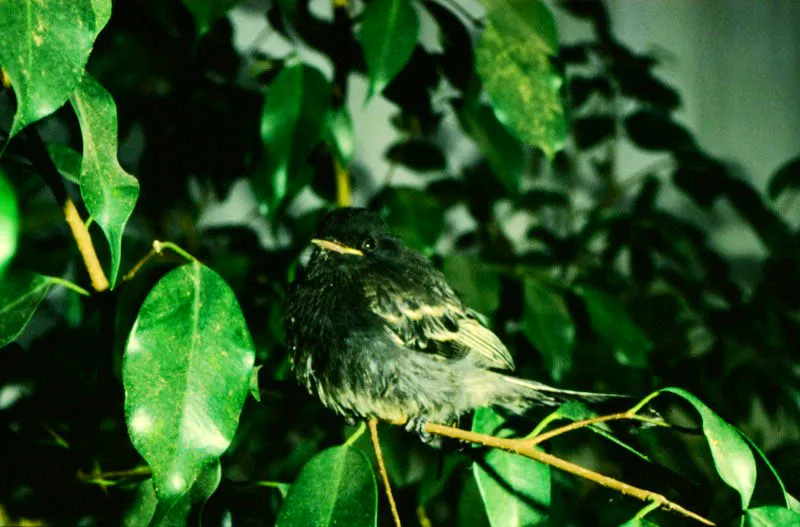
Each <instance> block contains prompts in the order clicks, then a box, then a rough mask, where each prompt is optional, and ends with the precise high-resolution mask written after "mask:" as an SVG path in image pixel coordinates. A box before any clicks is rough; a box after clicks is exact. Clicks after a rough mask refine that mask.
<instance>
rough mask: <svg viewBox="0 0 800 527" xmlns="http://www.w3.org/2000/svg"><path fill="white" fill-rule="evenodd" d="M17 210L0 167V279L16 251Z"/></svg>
mask: <svg viewBox="0 0 800 527" xmlns="http://www.w3.org/2000/svg"><path fill="white" fill-rule="evenodd" d="M18 236H19V210H18V208H17V196H16V193H15V192H14V189H13V188H12V187H11V183H9V182H8V180H7V179H6V176H5V173H4V172H3V169H2V168H0V280H1V279H2V278H3V274H4V273H5V269H6V266H7V265H8V263H9V262H10V261H11V258H13V257H14V254H16V252H17V237H18Z"/></svg>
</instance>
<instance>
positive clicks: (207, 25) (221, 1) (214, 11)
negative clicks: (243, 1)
mask: <svg viewBox="0 0 800 527" xmlns="http://www.w3.org/2000/svg"><path fill="white" fill-rule="evenodd" d="M236 2H238V0H183V4H184V5H185V6H186V7H187V9H189V11H191V13H192V16H193V17H194V23H195V25H196V27H197V34H198V35H204V34H205V33H206V32H207V31H208V30H209V29H211V26H212V25H213V24H214V22H216V21H217V20H218V19H220V18H222V17H223V16H225V13H227V12H228V10H229V9H230V8H232V7H233V6H234V5H236Z"/></svg>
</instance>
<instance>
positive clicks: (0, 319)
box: [0, 273, 53, 348]
mask: <svg viewBox="0 0 800 527" xmlns="http://www.w3.org/2000/svg"><path fill="white" fill-rule="evenodd" d="M52 285H53V283H52V281H50V279H49V278H48V277H46V276H42V275H39V274H34V273H19V274H17V273H14V274H6V275H4V276H2V277H0V348H2V347H3V346H5V345H7V344H10V343H11V342H13V341H14V340H15V339H16V338H17V337H18V336H19V335H20V333H22V330H23V329H25V326H27V325H28V322H30V320H31V317H33V314H34V313H35V312H36V308H37V307H39V304H41V302H42V300H44V297H46V296H47V293H48V292H49V291H50V287H51V286H52Z"/></svg>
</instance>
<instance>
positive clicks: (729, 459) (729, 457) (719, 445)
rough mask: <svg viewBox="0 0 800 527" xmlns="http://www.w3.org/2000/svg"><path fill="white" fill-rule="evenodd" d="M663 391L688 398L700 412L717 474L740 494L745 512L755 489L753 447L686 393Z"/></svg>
mask: <svg viewBox="0 0 800 527" xmlns="http://www.w3.org/2000/svg"><path fill="white" fill-rule="evenodd" d="M662 391H663V392H669V393H674V394H675V395H678V396H680V397H682V398H684V399H686V400H687V401H688V402H689V403H691V405H692V406H694V408H695V410H697V411H698V412H699V413H700V417H701V419H702V420H703V433H704V434H705V436H706V440H707V441H708V446H709V447H710V448H711V456H712V457H713V458H714V465H715V466H716V467H717V473H718V474H719V475H720V477H721V478H722V480H723V481H724V482H725V483H727V484H728V485H729V486H731V487H733V488H734V489H736V490H737V491H738V492H739V495H740V496H741V499H742V508H743V509H746V508H747V506H748V504H749V503H750V498H751V497H752V496H753V490H754V489H755V486H756V461H755V458H753V452H752V451H751V450H750V447H749V446H748V445H747V443H746V442H745V441H744V439H742V438H741V437H740V435H739V431H738V430H736V428H734V427H733V426H731V425H729V424H728V423H726V422H725V421H723V420H722V418H721V417H720V416H718V415H717V414H715V413H714V412H713V411H712V410H711V409H710V408H709V407H708V406H706V405H705V403H703V402H702V401H701V400H700V399H698V398H697V397H695V396H694V395H692V394H691V393H689V392H687V391H686V390H682V389H680V388H665V389H664V390H662Z"/></svg>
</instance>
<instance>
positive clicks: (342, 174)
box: [333, 156, 352, 207]
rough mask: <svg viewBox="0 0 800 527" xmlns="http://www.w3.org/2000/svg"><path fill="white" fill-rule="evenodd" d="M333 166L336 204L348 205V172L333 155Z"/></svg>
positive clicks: (350, 200)
mask: <svg viewBox="0 0 800 527" xmlns="http://www.w3.org/2000/svg"><path fill="white" fill-rule="evenodd" d="M333 168H334V170H335V172H336V204H337V205H339V206H340V207H349V206H350V204H351V203H352V199H351V198H350V174H348V172H347V169H346V168H345V167H344V166H342V163H341V162H340V161H339V159H337V158H336V157H335V156H334V158H333Z"/></svg>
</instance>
